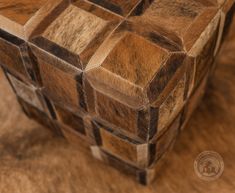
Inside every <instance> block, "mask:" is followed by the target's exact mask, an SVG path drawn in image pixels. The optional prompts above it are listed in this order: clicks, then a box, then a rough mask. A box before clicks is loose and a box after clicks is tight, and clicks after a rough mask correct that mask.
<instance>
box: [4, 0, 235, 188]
mask: <svg viewBox="0 0 235 193" xmlns="http://www.w3.org/2000/svg"><path fill="white" fill-rule="evenodd" d="M234 2H235V1H234V0H50V1H46V0H38V1H32V0H21V1H19V0H14V1H13V0H1V2H0V64H1V67H2V70H3V71H4V73H5V75H6V77H7V79H8V80H9V82H10V85H11V86H12V88H13V90H14V92H15V94H16V96H17V99H18V101H19V103H20V105H21V106H22V109H23V111H24V112H25V113H26V114H27V115H28V116H29V117H30V118H33V119H35V120H36V121H38V122H40V123H41V124H43V125H45V126H46V127H48V128H50V129H51V130H52V131H54V132H56V133H58V134H62V135H64V137H65V138H66V139H67V140H68V141H70V142H71V143H73V144H75V145H77V146H79V145H82V144H84V143H86V144H87V145H89V146H90V149H91V152H92V154H93V155H94V157H96V158H97V159H100V160H102V161H104V162H105V163H107V164H109V165H112V166H113V167H116V168H118V169H119V170H121V171H123V172H125V173H127V174H130V175H132V176H135V177H136V179H137V180H138V181H139V182H140V183H142V184H148V183H149V182H151V181H152V180H153V179H154V177H155V176H156V174H157V172H158V170H157V168H158V167H160V164H161V162H164V159H163V158H164V156H165V155H166V153H167V152H168V151H169V150H170V148H171V147H172V145H173V144H174V142H175V140H176V138H177V136H178V134H179V133H180V132H181V131H182V130H183V128H185V126H186V123H187V121H188V120H189V118H190V116H191V115H192V112H193V111H194V109H195V108H196V107H197V105H198V103H199V101H200V99H201V98H202V96H203V93H204V91H205V89H206V86H207V82H208V78H209V77H210V75H211V74H212V73H213V71H214V69H215V58H216V56H217V54H218V51H219V49H220V46H221V43H222V42H223V40H224V38H225V36H226V34H227V32H228V30H229V24H230V21H231V19H232V15H233V12H234V10H235V6H234Z"/></svg>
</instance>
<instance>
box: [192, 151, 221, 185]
mask: <svg viewBox="0 0 235 193" xmlns="http://www.w3.org/2000/svg"><path fill="white" fill-rule="evenodd" d="M194 170H195V172H196V174H197V176H198V177H199V178H201V179H203V180H206V181H213V180H216V179H218V178H219V177H220V176H221V175H222V173H223V171H224V161H223V158H222V157H221V156H220V155H219V154H218V153H216V152H214V151H203V152H202V153H200V154H199V155H198V156H197V158H196V160H195V161H194Z"/></svg>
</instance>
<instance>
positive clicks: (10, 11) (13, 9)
mask: <svg viewBox="0 0 235 193" xmlns="http://www.w3.org/2000/svg"><path fill="white" fill-rule="evenodd" d="M45 2H46V0H38V1H31V0H22V1H13V0H2V1H1V3H0V15H1V16H3V17H6V18H8V19H10V20H12V21H14V22H16V23H18V24H20V25H22V26H23V25H25V24H26V23H27V22H28V21H29V20H30V19H31V18H32V17H33V16H34V15H35V13H36V12H37V11H38V10H39V9H40V8H41V7H42V6H43V5H44V4H45Z"/></svg>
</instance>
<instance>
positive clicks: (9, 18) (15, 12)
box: [0, 0, 66, 40]
mask: <svg viewBox="0 0 235 193" xmlns="http://www.w3.org/2000/svg"><path fill="white" fill-rule="evenodd" d="M65 2H66V0H50V1H46V0H38V1H33V0H22V1H19V0H16V1H13V0H9V1H8V0H3V1H1V2H0V20H1V23H0V27H1V28H3V29H4V30H6V31H7V32H9V33H11V34H13V35H15V36H17V37H19V38H21V39H25V40H27V39H28V38H29V37H30V36H31V35H32V33H33V32H34V30H36V29H37V27H38V26H39V25H41V24H42V22H43V21H45V19H46V17H47V16H48V15H50V14H51V12H52V11H53V10H54V9H55V8H56V7H57V8H58V6H59V5H62V4H65Z"/></svg>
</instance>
